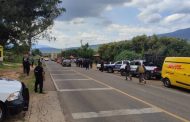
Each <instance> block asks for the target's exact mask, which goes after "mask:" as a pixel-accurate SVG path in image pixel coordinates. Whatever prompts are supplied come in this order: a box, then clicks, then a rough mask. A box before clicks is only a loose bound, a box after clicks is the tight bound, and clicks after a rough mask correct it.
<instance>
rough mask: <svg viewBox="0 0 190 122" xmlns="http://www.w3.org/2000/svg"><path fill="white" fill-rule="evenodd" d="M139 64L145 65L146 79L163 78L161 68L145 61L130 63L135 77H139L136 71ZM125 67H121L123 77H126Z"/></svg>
mask: <svg viewBox="0 0 190 122" xmlns="http://www.w3.org/2000/svg"><path fill="white" fill-rule="evenodd" d="M139 64H144V66H145V68H146V72H145V79H151V78H152V77H156V78H157V79H160V78H161V68H159V67H157V66H155V65H154V64H152V62H146V61H145V60H133V61H131V62H130V67H131V74H132V75H133V76H136V75H138V72H137V71H136V70H137V67H138V65H139ZM125 66H126V64H124V65H122V66H121V67H120V73H121V75H122V76H123V75H125Z"/></svg>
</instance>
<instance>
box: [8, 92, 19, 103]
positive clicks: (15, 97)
mask: <svg viewBox="0 0 190 122" xmlns="http://www.w3.org/2000/svg"><path fill="white" fill-rule="evenodd" d="M19 96H20V92H15V93H12V94H10V95H9V97H8V98H7V101H13V100H17V99H19Z"/></svg>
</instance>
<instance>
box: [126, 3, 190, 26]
mask: <svg viewBox="0 0 190 122" xmlns="http://www.w3.org/2000/svg"><path fill="white" fill-rule="evenodd" d="M125 6H133V7H137V8H138V9H139V10H140V13H139V15H138V18H139V19H140V20H141V21H143V22H146V23H156V22H157V23H160V22H161V21H162V19H163V18H164V16H166V17H167V16H168V17H169V18H168V19H169V20H170V19H171V18H172V19H173V18H176V17H177V16H178V17H179V15H173V14H175V13H177V14H180V16H181V15H183V14H187V13H190V1H189V0H132V2H128V3H125ZM166 19H167V18H166ZM168 19H167V20H166V21H168Z"/></svg>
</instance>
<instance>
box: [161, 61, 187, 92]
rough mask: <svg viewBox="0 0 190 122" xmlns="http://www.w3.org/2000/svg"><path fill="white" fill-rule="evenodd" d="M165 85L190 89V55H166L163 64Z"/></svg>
mask: <svg viewBox="0 0 190 122" xmlns="http://www.w3.org/2000/svg"><path fill="white" fill-rule="evenodd" d="M162 81H163V83H164V86H166V87H170V86H171V85H173V86H178V87H182V88H186V89H190V57H166V59H165V61H164V64H163V66H162Z"/></svg>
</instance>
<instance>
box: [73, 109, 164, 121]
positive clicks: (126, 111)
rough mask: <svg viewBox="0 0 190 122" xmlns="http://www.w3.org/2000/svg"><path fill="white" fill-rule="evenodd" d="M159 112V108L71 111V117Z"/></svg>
mask: <svg viewBox="0 0 190 122" xmlns="http://www.w3.org/2000/svg"><path fill="white" fill-rule="evenodd" d="M160 112H162V110H160V109H159V108H142V109H121V110H113V111H100V112H98V113H97V112H82V113H72V117H73V118H74V119H87V118H98V117H111V116H122V115H136V114H148V113H160Z"/></svg>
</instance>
